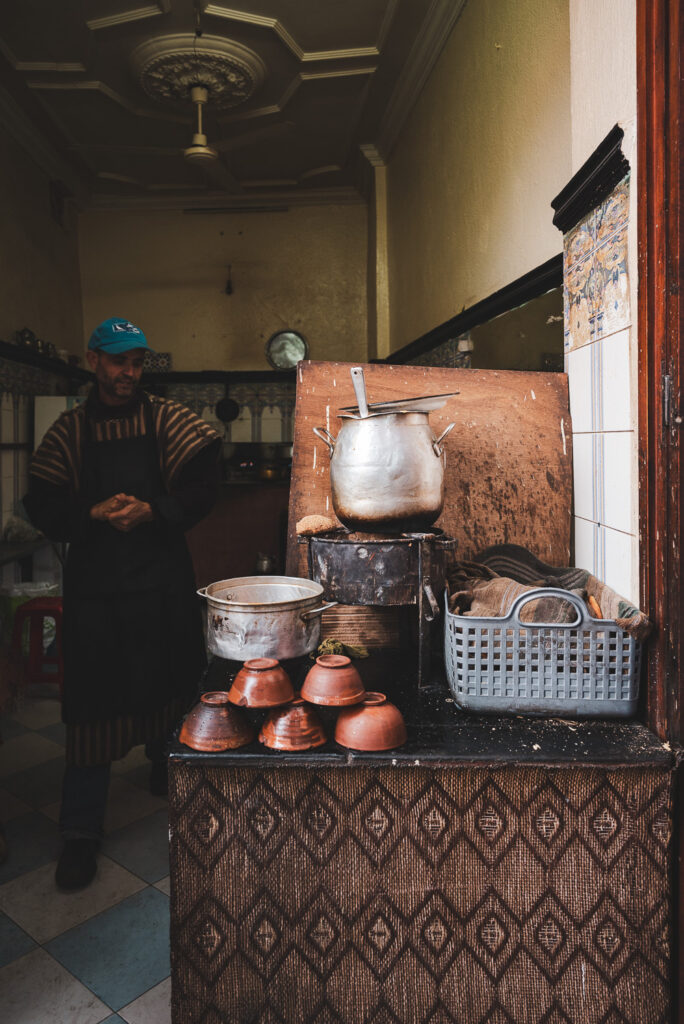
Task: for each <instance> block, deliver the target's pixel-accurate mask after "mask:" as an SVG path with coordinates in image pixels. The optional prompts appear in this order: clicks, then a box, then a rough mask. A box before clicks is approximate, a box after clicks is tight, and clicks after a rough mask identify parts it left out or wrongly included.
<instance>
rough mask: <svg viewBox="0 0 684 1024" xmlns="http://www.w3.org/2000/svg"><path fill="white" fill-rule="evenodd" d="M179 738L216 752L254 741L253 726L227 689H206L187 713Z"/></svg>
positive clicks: (199, 747)
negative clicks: (231, 702) (225, 690)
mask: <svg viewBox="0 0 684 1024" xmlns="http://www.w3.org/2000/svg"><path fill="white" fill-rule="evenodd" d="M178 738H179V740H180V741H181V743H184V744H185V745H186V747H192V748H193V750H204V751H211V752H212V753H217V752H218V751H221V750H234V749H235V748H236V747H244V746H246V744H247V743H251V742H252V740H253V739H254V730H253V729H252V726H251V725H250V724H249V722H248V721H247V720H246V719H245V718H244V716H243V715H242V714H241V713H240V712H239V711H236V709H235V708H234V707H231V704H230V702H229V700H228V694H227V693H225V692H224V691H223V690H213V691H212V692H211V693H203V694H202V696H201V697H200V699H199V703H198V704H195V706H194V708H193V709H192V710H191V711H190V712H189V713H188V715H187V717H186V719H185V721H184V722H183V725H182V726H181V730H180V733H179V736H178Z"/></svg>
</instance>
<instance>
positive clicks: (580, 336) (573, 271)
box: [567, 254, 594, 350]
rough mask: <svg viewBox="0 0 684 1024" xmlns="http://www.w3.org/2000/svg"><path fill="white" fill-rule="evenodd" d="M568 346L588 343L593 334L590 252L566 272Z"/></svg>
mask: <svg viewBox="0 0 684 1024" xmlns="http://www.w3.org/2000/svg"><path fill="white" fill-rule="evenodd" d="M567 301H568V347H569V349H570V350H572V349H575V348H579V346H580V345H588V344H589V342H590V341H592V339H593V336H594V319H593V318H594V265H593V260H592V257H591V254H590V255H589V256H586V257H585V258H584V259H583V260H581V261H580V262H579V263H576V264H575V265H574V266H573V267H570V269H569V270H568V273H567Z"/></svg>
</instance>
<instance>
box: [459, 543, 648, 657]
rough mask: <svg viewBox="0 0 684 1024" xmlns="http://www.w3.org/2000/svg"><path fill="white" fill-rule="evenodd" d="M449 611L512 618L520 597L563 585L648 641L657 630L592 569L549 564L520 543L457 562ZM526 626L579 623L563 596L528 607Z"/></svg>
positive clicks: (497, 546) (524, 612)
mask: <svg viewBox="0 0 684 1024" xmlns="http://www.w3.org/2000/svg"><path fill="white" fill-rule="evenodd" d="M447 580H448V583H449V592H450V597H449V609H450V611H452V612H454V613H455V614H458V615H472V616H480V617H482V618H491V617H498V616H502V615H507V614H508V612H509V611H510V608H511V605H512V604H513V602H514V601H515V599H516V598H517V597H519V596H520V595H521V594H525V593H527V592H528V591H530V590H536V589H538V588H539V587H560V588H561V589H562V590H569V591H571V592H572V593H573V594H575V595H576V596H578V597H581V598H582V599H583V600H584V599H586V598H588V597H593V598H594V599H595V600H596V602H597V603H598V606H599V608H600V609H601V614H602V615H603V618H604V619H612V620H614V621H615V622H617V624H618V626H619V627H620V628H621V629H624V630H625V632H626V633H628V634H629V635H630V636H632V637H634V639H635V640H637V641H639V642H640V643H642V642H643V641H644V640H645V639H646V637H647V636H648V634H649V633H650V631H651V623H650V622H649V620H648V618H647V617H646V616H645V615H644V613H643V612H641V611H639V609H638V608H635V607H634V606H633V605H632V604H630V602H629V601H627V600H626V599H625V598H624V597H620V595H619V594H616V593H615V591H614V590H611V588H610V587H608V586H607V585H606V584H605V583H602V582H601V580H599V579H597V577H596V576H592V574H591V573H590V572H587V570H586V569H576V568H573V567H556V566H552V565H546V563H545V562H542V561H541V560H540V559H539V558H537V557H536V555H533V554H532V552H531V551H528V550H527V549H526V548H523V547H520V546H519V545H517V544H495V545H494V546H492V547H489V548H486V549H485V550H484V551H481V552H479V553H478V554H477V555H475V558H474V559H473V561H472V562H455V563H454V564H453V565H452V566H451V568H450V569H449V571H448V573H447ZM520 618H521V620H522V621H523V622H574V621H575V619H576V618H577V613H576V611H575V609H574V608H573V607H572V605H570V604H569V603H568V602H567V601H563V600H562V598H559V597H540V598H538V599H537V600H534V601H529V602H528V603H527V604H526V605H525V606H524V607H523V609H522V611H521V614H520Z"/></svg>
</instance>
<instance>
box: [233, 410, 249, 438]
mask: <svg viewBox="0 0 684 1024" xmlns="http://www.w3.org/2000/svg"><path fill="white" fill-rule="evenodd" d="M230 439H231V441H235V442H238V443H240V442H243V441H251V440H252V413H251V412H250V410H249V409H247V408H246V407H243V408H242V409H241V411H240V415H239V417H238V418H237V419H236V420H233V422H232V423H231V424H230Z"/></svg>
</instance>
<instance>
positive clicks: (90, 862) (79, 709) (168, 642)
mask: <svg viewBox="0 0 684 1024" xmlns="http://www.w3.org/2000/svg"><path fill="white" fill-rule="evenodd" d="M147 351H149V347H148V345H147V341H146V339H145V336H144V334H143V332H142V331H141V330H140V328H139V327H136V326H135V325H134V324H131V323H129V321H127V320H124V319H122V318H120V317H111V318H110V319H109V320H105V321H104V322H103V323H101V324H100V325H99V327H97V328H96V329H95V331H94V332H93V334H92V336H91V338H90V341H89V343H88V352H87V360H88V365H89V367H90V369H91V370H92V371H93V373H94V375H95V384H94V385H93V387H92V389H91V391H90V394H89V395H88V398H87V400H86V401H85V403H84V404H83V405H80V406H78V407H77V408H75V409H72V410H69V411H68V412H65V413H63V414H62V415H61V416H60V417H59V419H58V420H57V421H56V422H55V423H54V424H53V426H52V427H51V428H50V429H49V430H48V432H47V433H46V435H45V437H44V439H43V441H42V443H41V444H40V447H39V448H38V450H37V451H36V453H35V454H34V457H33V461H32V463H31V468H30V477H29V480H30V483H29V493H28V495H27V496H26V498H25V506H26V510H27V512H28V514H29V516H30V517H31V520H32V521H33V523H34V524H35V525H36V526H37V527H38V528H39V529H40V530H42V531H43V532H44V533H45V534H46V535H47V536H48V537H49V538H51V539H52V540H58V541H68V542H69V548H68V555H67V560H66V565H65V568H64V621H63V641H64V669H65V673H64V674H65V679H64V700H63V706H62V717H63V720H64V721H65V722H66V725H67V751H66V758H67V765H66V770H65V775H64V782H63V788H62V805H61V811H60V820H59V827H60V832H61V834H62V837H63V839H64V848H63V850H62V853H61V856H60V858H59V861H58V864H57V871H56V875H55V879H56V882H57V885H58V886H59V887H60V888H62V889H65V890H70V889H79V888H82V887H83V886H85V885H88V884H89V883H90V882H91V881H92V879H93V877H94V875H95V871H96V867H97V864H96V853H97V850H98V847H99V843H100V839H101V837H102V834H103V821H104V812H105V806H106V801H107V792H108V788H109V775H110V767H111V762H112V761H113V760H116V759H118V758H121V757H124V756H125V754H126V753H127V752H128V751H129V750H130V749H131V747H133V746H136V745H137V744H141V743H144V744H146V753H147V755H148V757H150V758H151V760H152V771H151V777H150V787H151V789H152V791H153V792H157V793H162V792H165V785H166V781H165V780H166V761H165V758H164V747H165V743H166V739H167V736H168V734H169V732H170V731H171V729H172V728H173V727H174V725H175V724H176V723H177V722H178V721H179V719H180V718H181V716H182V715H183V713H184V712H185V711H186V710H187V708H188V705H189V703H190V702H191V701H192V699H193V697H194V695H195V694H196V692H197V688H198V682H199V679H200V675H201V672H202V669H203V667H204V665H205V647H204V640H203V635H202V626H201V612H200V608H199V606H198V603H197V599H196V596H195V583H194V574H193V568H192V563H191V560H190V555H189V552H188V549H187V545H186V543H185V537H184V533H185V531H186V530H187V529H189V527H191V526H193V525H194V524H195V523H196V522H198V521H199V520H200V519H202V518H203V517H204V516H205V515H206V514H207V512H208V511H209V510H210V508H211V506H212V504H213V503H214V500H215V498H216V491H217V486H218V456H219V450H220V445H221V442H220V438H219V436H218V434H217V433H216V432H215V431H214V430H213V429H212V428H211V427H210V426H209V425H208V424H207V423H205V422H204V420H202V419H200V417H198V416H196V415H195V414H194V413H192V412H191V411H190V410H189V409H186V408H185V407H184V406H182V405H179V404H178V403H176V402H173V401H167V400H164V399H161V398H156V397H154V396H148V395H146V394H145V393H144V392H143V391H141V390H140V388H139V382H140V377H141V374H142V369H143V361H144V358H145V353H146V352H147Z"/></svg>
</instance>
